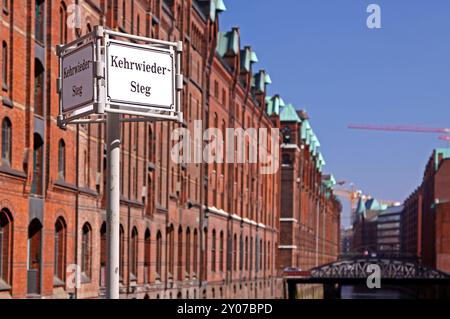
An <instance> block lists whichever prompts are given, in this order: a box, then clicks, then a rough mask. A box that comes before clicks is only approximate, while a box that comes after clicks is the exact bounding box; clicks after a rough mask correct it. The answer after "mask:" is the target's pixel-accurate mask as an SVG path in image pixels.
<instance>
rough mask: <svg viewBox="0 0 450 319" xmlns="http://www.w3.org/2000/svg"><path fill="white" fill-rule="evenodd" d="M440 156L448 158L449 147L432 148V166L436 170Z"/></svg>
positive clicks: (449, 153)
mask: <svg viewBox="0 0 450 319" xmlns="http://www.w3.org/2000/svg"><path fill="white" fill-rule="evenodd" d="M440 158H442V159H449V158H450V148H438V149H435V150H434V167H435V169H436V170H437V169H438V168H439V164H440Z"/></svg>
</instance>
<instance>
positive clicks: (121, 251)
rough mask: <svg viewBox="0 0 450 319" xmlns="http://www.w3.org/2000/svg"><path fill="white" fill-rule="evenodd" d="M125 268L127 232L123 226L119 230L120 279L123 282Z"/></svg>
mask: <svg viewBox="0 0 450 319" xmlns="http://www.w3.org/2000/svg"><path fill="white" fill-rule="evenodd" d="M124 267H125V232H124V230H123V226H122V225H120V228H119V278H120V280H121V281H122V280H123V269H124Z"/></svg>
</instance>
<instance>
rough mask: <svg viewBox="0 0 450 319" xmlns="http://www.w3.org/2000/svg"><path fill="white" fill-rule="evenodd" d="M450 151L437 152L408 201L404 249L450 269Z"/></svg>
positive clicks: (421, 258)
mask: <svg viewBox="0 0 450 319" xmlns="http://www.w3.org/2000/svg"><path fill="white" fill-rule="evenodd" d="M449 203H450V150H449V149H436V150H434V151H433V154H432V156H431V157H430V159H429V161H428V163H427V166H426V168H425V173H424V177H423V180H422V183H421V185H420V186H419V187H418V188H417V190H416V191H414V192H413V193H412V194H411V195H410V196H409V197H408V198H407V199H406V201H405V203H404V204H405V208H404V210H403V213H402V219H401V223H402V251H403V252H405V253H408V254H412V255H414V256H416V257H418V258H419V259H420V260H421V261H422V263H424V264H425V265H427V266H430V267H433V268H437V269H439V270H441V271H444V272H450V205H449Z"/></svg>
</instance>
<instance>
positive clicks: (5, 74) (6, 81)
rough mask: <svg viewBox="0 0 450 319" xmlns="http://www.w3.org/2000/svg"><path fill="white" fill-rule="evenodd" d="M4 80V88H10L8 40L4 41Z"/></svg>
mask: <svg viewBox="0 0 450 319" xmlns="http://www.w3.org/2000/svg"><path fill="white" fill-rule="evenodd" d="M2 58H3V61H2V81H3V89H5V90H8V71H9V54H8V44H7V43H6V41H3V43H2Z"/></svg>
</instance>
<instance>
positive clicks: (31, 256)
mask: <svg viewBox="0 0 450 319" xmlns="http://www.w3.org/2000/svg"><path fill="white" fill-rule="evenodd" d="M41 255H42V224H41V222H40V221H39V220H38V219H37V218H35V219H33V220H32V221H31V223H30V224H29V226H28V260H27V268H28V271H27V278H28V281H27V286H28V290H27V291H28V293H29V294H40V292H41V268H42V264H41Z"/></svg>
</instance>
